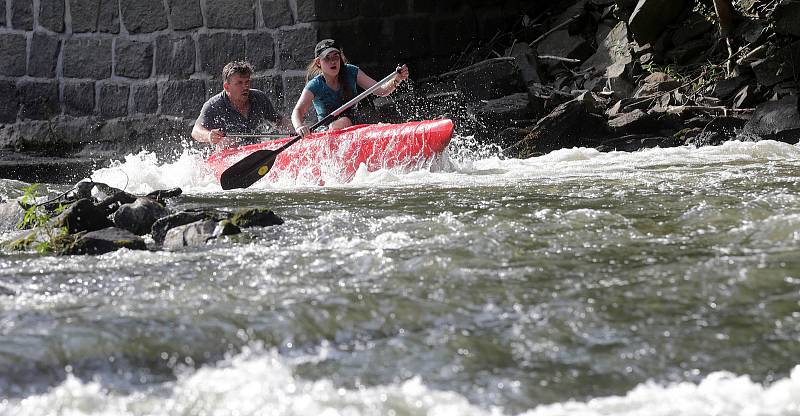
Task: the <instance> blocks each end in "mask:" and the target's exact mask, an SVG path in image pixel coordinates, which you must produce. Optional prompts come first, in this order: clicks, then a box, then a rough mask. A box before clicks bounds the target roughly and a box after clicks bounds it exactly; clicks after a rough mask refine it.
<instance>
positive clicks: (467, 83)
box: [437, 58, 526, 100]
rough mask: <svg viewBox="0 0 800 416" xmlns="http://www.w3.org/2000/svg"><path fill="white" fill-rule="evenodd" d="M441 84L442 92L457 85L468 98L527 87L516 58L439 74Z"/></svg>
mask: <svg viewBox="0 0 800 416" xmlns="http://www.w3.org/2000/svg"><path fill="white" fill-rule="evenodd" d="M437 84H438V87H437V88H438V89H439V90H440V91H441V92H446V91H448V90H450V89H451V88H453V89H455V91H458V92H460V93H462V94H463V95H464V96H465V97H466V98H467V99H468V100H491V99H494V98H500V97H504V96H506V95H510V94H514V93H518V92H525V90H526V88H525V83H524V81H523V79H522V75H521V73H520V69H519V67H518V66H517V62H516V59H514V58H495V59H489V60H486V61H482V62H479V63H477V64H475V65H471V66H468V67H466V68H464V69H461V70H458V71H453V72H448V73H446V74H443V75H441V76H440V77H439V80H438V83H437ZM448 84H449V86H450V87H448Z"/></svg>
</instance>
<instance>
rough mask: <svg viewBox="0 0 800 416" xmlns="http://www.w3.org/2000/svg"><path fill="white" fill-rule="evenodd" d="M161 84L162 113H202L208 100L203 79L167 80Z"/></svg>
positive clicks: (177, 114) (191, 114)
mask: <svg viewBox="0 0 800 416" xmlns="http://www.w3.org/2000/svg"><path fill="white" fill-rule="evenodd" d="M161 86H162V91H163V92H162V96H161V114H168V115H172V116H186V117H196V116H197V114H199V113H200V108H201V107H202V106H203V103H204V102H205V101H206V91H205V83H204V82H203V80H200V79H190V80H185V81H166V82H164V83H163V84H161Z"/></svg>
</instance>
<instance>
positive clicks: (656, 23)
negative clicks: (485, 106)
mask: <svg viewBox="0 0 800 416" xmlns="http://www.w3.org/2000/svg"><path fill="white" fill-rule="evenodd" d="M685 6H686V1H685V0H639V3H637V4H636V8H635V9H634V11H633V13H632V14H631V18H630V20H629V21H628V27H629V29H630V31H631V35H632V36H633V38H634V39H636V41H637V42H639V43H640V44H644V43H652V42H655V41H656V39H658V37H659V36H660V35H661V34H662V33H663V32H664V29H666V27H667V25H669V24H670V23H672V22H673V21H674V20H675V19H676V18H677V17H678V16H679V15H680V14H681V12H682V11H683V9H684V7H685Z"/></svg>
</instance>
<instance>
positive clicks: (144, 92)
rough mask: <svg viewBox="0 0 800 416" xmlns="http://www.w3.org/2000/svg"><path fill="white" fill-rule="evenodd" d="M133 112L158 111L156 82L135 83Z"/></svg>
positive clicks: (152, 112) (153, 112) (133, 88)
mask: <svg viewBox="0 0 800 416" xmlns="http://www.w3.org/2000/svg"><path fill="white" fill-rule="evenodd" d="M131 94H132V95H133V111H131V112H132V113H142V114H155V113H157V112H158V85H157V84H156V83H155V82H147V83H141V84H133V86H132V90H131Z"/></svg>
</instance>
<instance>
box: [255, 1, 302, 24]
mask: <svg viewBox="0 0 800 416" xmlns="http://www.w3.org/2000/svg"><path fill="white" fill-rule="evenodd" d="M260 1H261V14H262V15H263V17H264V26H266V27H267V28H269V29H277V28H279V27H281V26H289V25H291V24H292V23H294V22H293V20H292V10H291V9H290V8H289V2H288V1H287V0H260Z"/></svg>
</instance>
